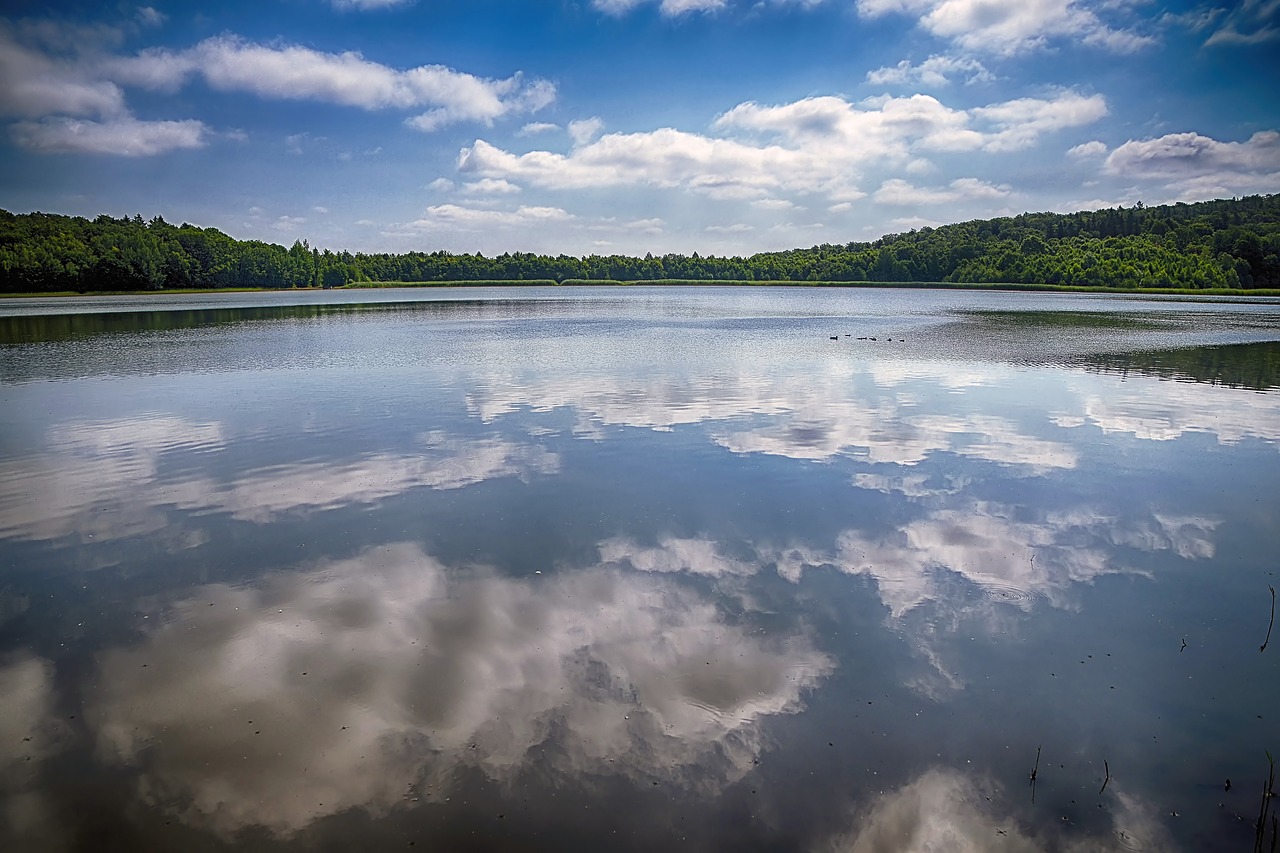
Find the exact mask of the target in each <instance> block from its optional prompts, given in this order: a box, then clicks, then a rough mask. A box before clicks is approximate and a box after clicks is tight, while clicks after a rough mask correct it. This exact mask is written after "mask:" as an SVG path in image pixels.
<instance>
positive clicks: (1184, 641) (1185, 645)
mask: <svg viewBox="0 0 1280 853" xmlns="http://www.w3.org/2000/svg"><path fill="white" fill-rule="evenodd" d="M1186 650H1187V638H1186V637H1183V638H1182V648H1180V649H1178V651H1179V652H1185V651H1186Z"/></svg>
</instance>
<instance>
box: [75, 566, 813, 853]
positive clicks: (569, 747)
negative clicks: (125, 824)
mask: <svg viewBox="0 0 1280 853" xmlns="http://www.w3.org/2000/svg"><path fill="white" fill-rule="evenodd" d="M211 605H212V606H211ZM833 666H834V664H833V662H832V661H831V660H830V659H829V658H828V657H826V656H825V655H823V654H821V653H820V652H818V651H816V649H815V648H814V647H813V645H812V644H811V642H810V641H809V640H808V639H807V638H806V637H805V636H803V635H800V634H794V635H791V636H786V637H781V636H778V637H769V638H766V637H763V636H759V635H749V634H748V632H747V629H746V628H744V627H742V626H739V625H734V624H730V623H728V622H727V621H725V619H724V618H723V616H722V614H721V613H720V612H719V611H718V610H717V609H716V607H715V606H714V605H712V604H711V603H710V602H709V601H707V600H705V599H704V598H702V597H700V596H699V595H698V594H696V593H694V592H692V591H691V590H688V589H685V588H682V587H681V586H679V585H677V584H675V583H673V582H672V581H671V580H670V579H669V578H667V577H659V576H655V575H651V574H639V573H623V572H619V571H616V570H612V569H608V568H600V569H596V570H591V571H566V572H562V573H558V574H547V575H545V576H535V577H533V578H530V579H525V580H518V579H511V578H502V577H496V576H491V575H486V574H484V573H479V572H459V571H452V570H450V569H447V568H446V567H445V566H443V565H441V564H440V563H439V562H437V561H436V560H434V559H433V558H431V557H429V556H427V555H425V554H424V553H422V552H421V551H420V550H419V549H418V547H417V546H416V545H411V544H394V545H389V546H385V547H380V548H373V549H369V550H367V551H365V552H363V553H361V554H360V555H359V556H357V557H355V558H353V559H349V560H344V561H341V562H335V563H329V564H325V565H322V566H320V567H318V568H316V569H315V570H314V571H310V572H301V571H291V572H282V573H279V574H277V575H274V576H270V577H268V578H266V579H265V581H264V582H263V583H262V584H261V585H260V586H259V587H258V588H244V587H240V588H233V587H228V586H221V585H217V586H209V587H205V588H202V589H200V590H198V592H197V594H196V595H194V596H193V597H192V598H190V599H188V600H186V601H183V602H180V603H178V604H177V605H176V606H174V607H173V609H172V611H171V612H170V613H169V614H168V617H167V619H166V620H165V621H164V623H163V624H162V625H160V626H158V627H157V628H155V629H153V630H152V631H151V632H150V633H149V634H148V636H147V637H146V638H145V639H144V640H143V641H142V642H141V643H140V644H139V645H137V646H135V647H132V648H127V649H118V650H115V651H111V652H108V653H106V654H105V655H103V656H102V659H101V678H99V679H98V681H97V683H98V684H99V685H100V687H98V688H97V690H96V692H95V693H94V695H93V696H91V697H90V698H89V700H88V705H89V719H90V722H91V725H92V726H93V728H94V729H95V731H96V732H97V736H98V739H99V750H100V753H101V754H102V755H103V756H104V757H105V758H106V759H108V760H110V761H114V762H119V763H122V764H130V765H138V766H139V768H140V770H141V780H140V783H139V795H140V796H141V798H142V799H143V800H144V801H147V802H149V803H151V804H155V805H169V804H172V803H174V802H180V803H183V804H185V805H184V806H182V807H181V808H182V817H183V818H184V819H185V820H188V821H190V822H192V823H194V824H197V825H201V826H207V827H209V828H212V829H214V830H215V831H218V832H221V833H224V834H229V833H232V832H234V831H236V830H238V829H240V828H242V827H245V826H248V825H262V826H265V827H267V828H268V829H269V830H270V831H272V832H273V833H275V834H278V835H288V834H291V833H292V832H294V831H296V830H298V829H300V828H302V827H303V826H305V825H306V824H308V823H309V822H311V821H313V820H315V819H317V818H319V817H322V816H325V815H330V814H335V813H337V812H340V811H343V810H346V809H349V808H353V807H359V808H364V809H367V810H369V811H370V812H371V813H373V814H383V813H386V812H387V811H389V810H390V809H392V808H394V807H395V806H396V804H397V803H399V802H400V801H401V800H402V799H403V798H405V796H406V795H407V794H408V793H409V792H416V794H418V795H420V796H423V797H427V798H430V797H443V796H445V795H447V794H448V793H449V790H450V786H451V783H452V781H453V780H455V779H456V778H457V776H458V772H459V771H461V770H464V769H470V770H473V771H479V772H480V773H483V774H484V775H485V776H487V777H489V778H491V779H493V780H495V781H497V782H498V783H511V782H513V781H515V779H516V778H517V777H518V776H519V775H520V774H521V773H522V772H525V771H527V770H530V769H531V768H533V767H534V766H535V765H537V769H538V770H539V771H542V772H546V771H547V770H550V772H552V773H554V774H563V775H564V776H565V777H567V778H572V779H577V780H583V779H586V778H589V776H591V775H593V774H610V775H613V774H621V775H624V776H627V777H631V778H634V779H637V780H641V781H644V780H649V779H652V780H661V781H665V782H672V783H677V784H679V785H682V786H686V787H688V788H690V789H693V790H695V791H696V790H705V791H711V790H715V789H718V788H719V787H720V786H721V785H723V784H725V783H727V782H729V781H733V780H735V779H737V778H740V777H741V776H742V775H743V774H744V773H745V772H746V771H747V770H748V769H749V768H750V766H751V762H752V760H753V759H754V758H755V757H756V756H758V755H759V753H760V751H761V749H762V747H763V740H762V738H763V734H762V727H761V724H762V722H763V721H764V719H765V718H766V717H768V716H770V715H773V714H780V713H794V712H796V711H798V710H799V709H800V707H801V695H802V693H803V692H804V691H805V690H806V689H808V688H811V687H813V686H814V685H816V684H817V683H818V682H819V681H820V680H821V679H822V678H823V677H824V676H825V675H827V674H828V673H829V672H831V670H832V668H833ZM250 721H252V722H250Z"/></svg>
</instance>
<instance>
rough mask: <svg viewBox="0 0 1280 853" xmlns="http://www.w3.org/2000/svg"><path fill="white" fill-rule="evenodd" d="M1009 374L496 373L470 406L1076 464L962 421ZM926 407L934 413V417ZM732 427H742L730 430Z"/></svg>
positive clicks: (997, 426)
mask: <svg viewBox="0 0 1280 853" xmlns="http://www.w3.org/2000/svg"><path fill="white" fill-rule="evenodd" d="M1012 376H1013V372H1012V371H1011V370H1010V368H1008V367H1006V366H1001V365H978V364H965V365H957V364H954V363H941V362H928V361H917V362H883V361H869V362H861V363H860V362H855V361H849V360H845V359H840V360H833V361H828V362H822V363H819V364H807V365H805V369H804V370H803V371H799V372H796V373H791V372H781V373H763V374H761V373H757V372H753V373H750V374H745V373H744V374H742V375H719V376H715V377H712V378H702V377H699V378H688V379H686V378H681V377H679V376H669V377H662V378H653V377H650V376H646V377H645V378H638V377H628V376H627V375H626V374H625V373H614V374H612V375H608V376H592V377H589V378H584V377H550V378H540V381H539V382H538V383H537V384H536V385H535V384H533V383H530V382H526V381H524V380H523V379H521V378H518V377H515V376H501V377H496V378H493V379H491V380H490V381H488V382H485V383H481V385H480V387H479V388H478V390H476V391H475V392H473V394H472V395H471V396H470V397H469V399H468V405H469V407H470V409H471V411H472V412H473V413H475V414H477V415H478V416H479V417H481V419H483V420H485V421H489V420H492V419H494V418H497V417H499V416H502V415H504V414H509V413H511V412H514V411H516V410H518V409H519V408H521V407H528V408H530V409H532V410H533V411H550V410H552V409H556V408H560V407H570V408H573V409H574V410H576V411H577V412H578V413H579V414H580V415H581V416H583V418H584V420H583V422H581V423H580V424H579V427H578V432H579V433H580V434H584V435H592V436H597V437H598V436H599V434H600V433H599V429H600V427H601V426H602V425H624V426H637V427H647V428H650V429H656V430H667V429H671V428H673V427H675V426H677V425H681V424H695V423H707V424H713V426H711V428H710V432H711V434H712V437H713V440H715V441H716V442H717V443H718V444H720V445H722V446H724V447H726V448H728V449H729V450H731V451H733V452H735V453H744V454H749V453H765V454H770V455H774V456H786V457H790V458H793V459H811V460H817V461H826V460H829V459H833V458H835V457H838V456H850V457H857V458H862V459H866V460H868V461H871V462H890V463H898V464H904V465H909V464H914V463H917V462H921V461H923V460H924V459H926V458H927V457H928V456H929V454H930V453H933V452H937V451H950V452H953V453H957V454H960V455H964V456H970V457H974V458H980V459H986V460H989V461H992V462H996V463H998V464H1004V465H1016V466H1025V467H1027V468H1029V469H1030V470H1034V471H1045V470H1049V469H1054V468H1073V467H1075V465H1076V462H1077V454H1076V451H1075V450H1074V449H1073V448H1071V447H1070V446H1068V445H1064V444H1061V443H1059V442H1055V441H1051V440H1048V439H1044V438H1037V437H1033V436H1030V435H1027V434H1026V433H1025V431H1024V430H1022V429H1020V428H1019V427H1018V425H1017V424H1015V423H1014V422H1013V421H1012V420H1009V419H1007V418H1004V417H1001V416H999V415H992V414H983V415H978V414H956V413H955V412H956V407H955V405H954V403H955V400H954V399H953V398H954V396H955V395H957V394H961V395H962V394H964V393H966V392H967V391H968V390H969V389H973V388H978V387H984V386H993V385H997V384H998V383H1000V382H1005V381H1010V379H1011V378H1012ZM938 397H943V399H942V401H941V403H939V402H938V401H937V400H936V399H935V398H938ZM931 407H934V408H937V409H938V412H937V413H930V408H931ZM944 413H945V414H944ZM733 421H744V422H745V423H744V424H743V426H742V427H741V428H726V424H727V422H733Z"/></svg>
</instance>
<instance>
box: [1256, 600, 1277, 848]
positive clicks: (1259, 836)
mask: <svg viewBox="0 0 1280 853" xmlns="http://www.w3.org/2000/svg"><path fill="white" fill-rule="evenodd" d="M1272 595H1275V591H1274V590H1272ZM1267 762H1268V763H1269V764H1270V765H1271V772H1270V774H1269V775H1268V777H1267V779H1266V781H1264V782H1263V783H1262V808H1261V809H1260V810H1259V812H1258V822H1257V824H1256V825H1255V826H1254V833H1253V851H1254V853H1263V849H1262V843H1263V842H1264V841H1266V839H1267V813H1268V812H1269V811H1270V810H1271V801H1272V800H1273V799H1275V796H1276V760H1275V759H1274V758H1272V757H1271V753H1270V752H1269V751H1268V752H1267ZM1276 824H1277V821H1276V817H1275V815H1272V816H1271V849H1272V850H1273V851H1274V850H1275V849H1276V835H1277V828H1276Z"/></svg>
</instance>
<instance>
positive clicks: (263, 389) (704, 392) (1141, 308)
mask: <svg viewBox="0 0 1280 853" xmlns="http://www.w3.org/2000/svg"><path fill="white" fill-rule="evenodd" d="M1278 389H1280V301H1275V300H1271V301H1267V300H1252V301H1242V302H1230V301H1222V300H1217V301H1215V300H1204V301H1185V300H1183V301H1179V300H1173V299H1138V298H1133V297H1119V296H1115V297H1111V296H1108V297H1093V296H1084V295H1059V294H1041V293H995V292H976V291H929V290H884V289H806V288H767V289H763V288H762V289H730V288H716V287H706V288H683V287H679V288H677V287H671V288H640V287H634V288H633V287H598V288H567V287H565V288H494V289H468V288H450V289H438V290H385V291H356V292H347V291H343V292H325V293H261V294H215V295H199V296H181V295H174V296H165V297H157V298H154V299H146V298H141V297H139V298H132V297H119V298H97V299H93V298H82V299H39V300H37V299H32V300H3V301H0V804H2V805H0V848H3V849H5V850H95V851H96V850H107V849H121V850H141V849H150V850H166V849H167V850H183V851H190V850H223V849H242V850H282V849H300V850H311V849H333V850H336V849H361V850H383V849H385V850H403V849H407V848H410V847H416V848H417V849H432V850H487V849H519V850H583V851H594V850H654V849H675V850H726V849H733V850H742V851H756V850H761V851H763V850H826V851H851V852H852V851H889V850H921V849H938V850H943V849H945V850H974V851H979V850H1038V849H1045V850H1077V849H1090V850H1094V849H1098V850H1113V849H1114V850H1159V851H1168V850H1188V851H1191V850H1195V851H1199V850H1232V851H1235V850H1249V849H1253V848H1252V845H1253V843H1254V838H1255V829H1254V826H1255V822H1256V821H1257V818H1258V815H1259V811H1260V809H1261V808H1262V804H1263V798H1262V786H1263V782H1264V780H1265V779H1266V777H1267V774H1268V771H1269V767H1268V758H1267V751H1268V750H1269V751H1270V753H1271V755H1273V756H1276V755H1280V629H1277V632H1276V633H1275V634H1273V635H1271V636H1270V639H1269V641H1268V640H1267V639H1266V638H1267V636H1268V633H1269V625H1270V621H1269V617H1270V615H1271V614H1272V612H1273V610H1272V608H1273V596H1272V593H1270V592H1269V587H1274V586H1276V585H1277V582H1278V580H1280V579H1278V578H1277V569H1278V567H1280V566H1278V558H1277V555H1278V554H1280V499H1278V497H1277V486H1280V405H1278V404H1280V396H1278ZM1264 642H1265V643H1266V644H1267V647H1266V648H1263V649H1262V650H1261V651H1260V647H1262V646H1263V645H1264ZM1273 808H1274V807H1273ZM1270 831H1271V830H1268V833H1270ZM1267 840H1268V843H1270V834H1268V838H1267ZM930 845H932V846H930Z"/></svg>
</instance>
